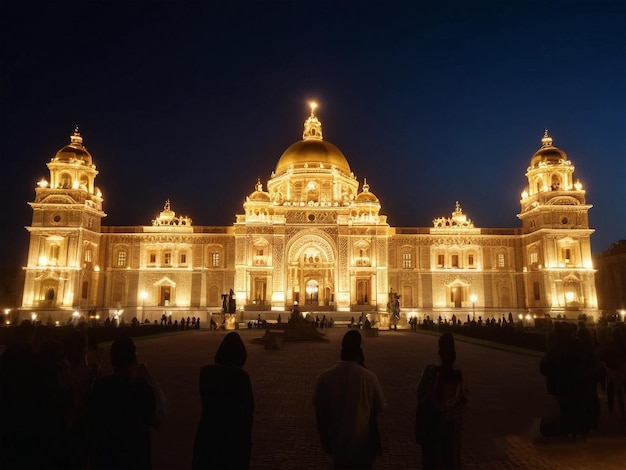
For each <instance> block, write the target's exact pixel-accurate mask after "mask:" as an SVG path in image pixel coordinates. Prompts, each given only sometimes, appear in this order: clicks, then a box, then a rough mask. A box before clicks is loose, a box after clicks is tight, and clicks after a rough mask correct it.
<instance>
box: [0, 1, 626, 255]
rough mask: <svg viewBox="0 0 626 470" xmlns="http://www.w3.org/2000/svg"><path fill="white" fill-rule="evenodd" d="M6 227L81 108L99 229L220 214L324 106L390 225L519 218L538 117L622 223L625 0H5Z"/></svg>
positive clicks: (12, 249) (13, 238) (16, 234)
mask: <svg viewBox="0 0 626 470" xmlns="http://www.w3.org/2000/svg"><path fill="white" fill-rule="evenodd" d="M1 8H2V11H0V17H1V19H0V22H1V23H0V26H1V28H0V31H1V32H0V34H1V37H0V40H1V41H0V42H1V45H0V47H1V48H2V56H1V58H2V76H1V80H2V82H1V85H2V88H1V103H0V104H1V108H0V111H1V123H0V156H1V161H2V184H1V185H0V191H1V192H0V197H1V201H2V211H0V214H1V215H0V217H1V219H0V230H1V233H0V236H1V239H0V242H2V246H3V248H4V252H5V254H4V255H3V258H2V263H5V264H6V265H12V264H13V265H24V264H25V262H26V250H27V243H28V233H27V231H26V230H25V229H24V227H25V226H27V225H29V224H30V221H31V216H32V212H31V209H30V207H29V206H28V204H27V202H28V201H32V200H33V198H34V188H35V183H36V182H37V181H38V180H39V179H40V178H42V177H48V175H49V173H48V170H47V168H46V162H48V161H49V159H50V158H51V157H52V156H53V155H54V154H55V153H56V151H57V150H58V149H60V148H61V147H63V146H64V145H66V144H67V143H69V136H70V134H71V133H72V131H73V129H74V126H75V125H77V124H78V126H79V127H80V132H81V134H82V136H83V138H84V143H85V146H86V147H87V149H88V150H89V151H90V153H91V154H92V156H93V158H94V163H95V165H96V166H97V169H98V170H99V172H100V174H99V175H98V177H97V179H96V184H97V186H99V187H100V188H101V189H102V192H103V194H104V210H105V212H106V213H107V214H108V216H107V217H106V218H105V220H104V224H105V225H150V221H151V220H152V219H153V218H154V217H155V215H157V213H158V212H159V211H160V210H162V208H163V204H164V202H165V200H166V199H168V198H169V199H170V200H171V203H172V209H173V210H175V211H176V212H177V213H178V214H179V215H188V216H190V217H192V219H193V223H194V225H231V224H232V223H233V222H234V220H235V214H240V213H242V212H243V208H242V204H243V202H244V200H245V197H246V195H248V194H250V193H251V192H252V191H253V190H254V185H255V183H256V181H257V178H260V179H261V182H262V183H263V184H264V186H265V185H266V182H267V180H268V179H269V177H270V174H271V172H272V170H273V169H274V168H275V165H276V163H277V161H278V159H279V157H280V156H281V154H282V152H283V151H284V150H285V149H286V148H287V147H288V146H289V145H290V144H292V143H293V142H295V141H297V140H300V139H301V136H302V126H303V121H304V120H305V119H306V117H307V116H308V113H309V109H308V105H307V103H308V102H309V101H310V100H316V101H318V103H319V108H318V111H317V115H318V116H319V118H320V120H321V122H322V125H323V130H324V138H325V139H326V140H328V141H330V142H332V143H334V144H335V145H337V146H338V147H339V148H340V149H341V150H342V151H343V152H344V154H345V155H346V157H347V159H348V162H349V163H350V165H351V168H352V170H353V171H354V173H355V175H356V176H357V178H358V179H359V181H360V182H361V183H362V182H363V178H364V177H365V178H367V182H368V183H369V185H370V190H371V191H372V192H373V193H375V194H376V195H377V196H378V198H379V199H380V201H381V204H382V211H381V212H382V213H383V214H386V215H387V216H388V222H389V223H390V224H391V225H392V226H420V227H429V226H432V219H433V218H435V217H440V216H449V215H450V213H451V212H452V210H453V209H454V204H455V201H457V200H458V201H459V202H460V203H461V206H462V207H463V209H464V212H465V213H466V214H467V215H468V216H469V217H470V218H471V219H472V220H473V221H474V223H475V225H476V226H477V227H520V226H521V223H520V221H519V220H518V219H517V217H516V215H517V213H518V212H519V210H520V205H519V199H520V193H521V192H522V190H523V189H524V188H525V186H526V184H527V180H526V177H525V172H526V168H527V167H528V164H529V162H530V158H531V156H532V155H533V153H534V152H535V151H536V150H537V149H538V148H539V147H540V144H541V142H540V139H541V137H542V135H543V131H544V128H546V127H547V128H548V129H549V132H550V134H551V135H552V137H553V138H554V144H555V145H556V146H558V147H560V148H561V149H563V150H564V151H566V152H567V154H568V156H569V158H570V159H571V161H572V162H573V164H574V165H575V167H576V172H575V177H578V178H580V180H581V182H582V183H583V186H584V188H585V189H586V190H587V201H588V202H589V203H590V204H593V206H594V207H593V208H592V209H591V211H590V225H591V226H592V227H593V228H595V229H596V233H595V234H594V235H593V236H592V249H593V252H594V253H597V252H600V251H603V250H606V249H608V248H609V246H610V245H611V243H614V242H616V241H617V240H619V239H623V238H626V209H625V204H624V201H626V185H625V184H624V182H625V181H626V164H625V159H626V143H625V138H624V136H625V134H626V132H625V131H626V117H625V116H626V27H625V26H624V25H625V24H626V2H623V1H617V0H616V1H612V2H600V1H593V2H592V1H589V2H580V1H563V2H527V1H524V2H502V1H500V2H483V1H476V0H472V1H467V0H464V1H452V2H445V1H432V2H417V1H415V2H357V1H350V2H340V1H332V2H330V1H329V2H316V1H282V2H267V1H254V2H245V3H243V2H234V1H223V2H222V1H214V0H212V1H206V2H205V1H198V2H188V1H184V0H182V1H171V2H133V1H128V2H111V1H106V2H105V1H102V2H48V3H47V4H43V5H42V4H41V3H40V2H38V3H31V2H28V1H23V0H22V1H21V2H17V1H16V2H12V1H5V2H2V7H1Z"/></svg>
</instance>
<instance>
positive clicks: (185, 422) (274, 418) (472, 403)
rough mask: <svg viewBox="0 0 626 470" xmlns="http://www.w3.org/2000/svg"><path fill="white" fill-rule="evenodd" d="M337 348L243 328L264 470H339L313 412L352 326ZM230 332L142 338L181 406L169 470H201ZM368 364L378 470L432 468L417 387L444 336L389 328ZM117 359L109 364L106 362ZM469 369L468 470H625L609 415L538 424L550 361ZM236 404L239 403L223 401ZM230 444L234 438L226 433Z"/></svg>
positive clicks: (333, 333) (512, 357)
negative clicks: (208, 390) (215, 382)
mask: <svg viewBox="0 0 626 470" xmlns="http://www.w3.org/2000/svg"><path fill="white" fill-rule="evenodd" d="M324 331H325V332H326V333H327V337H328V339H329V341H328V342H326V343H284V344H283V348H282V349H281V350H277V351H268V350H265V349H264V347H263V345H262V344H256V343H253V342H252V339H253V338H255V337H260V336H262V330H239V333H240V334H241V336H242V338H243V340H244V342H245V343H246V347H247V350H248V361H247V363H246V366H245V368H246V370H247V371H248V372H249V374H250V377H251V380H252V386H253V388H254V393H255V401H256V413H255V422H254V429H253V451H252V462H251V468H252V469H324V468H329V467H330V461H329V459H328V458H327V456H325V455H324V454H323V453H322V452H321V450H320V446H319V441H318V437H317V434H316V430H315V421H314V413H313V409H312V406H311V393H312V387H313V384H314V382H315V378H316V377H317V375H318V374H319V373H320V372H322V371H323V370H324V369H326V368H328V367H330V366H332V364H334V362H335V361H337V360H338V357H339V348H340V342H341V337H342V335H343V334H344V333H345V332H346V331H347V330H346V328H339V327H336V328H333V329H330V330H329V329H327V330H324ZM224 335H225V332H223V331H221V332H212V331H207V330H201V331H189V332H181V333H180V334H174V335H166V336H162V337H156V338H150V339H139V340H137V349H138V354H139V360H140V361H142V362H146V363H147V365H148V366H149V369H150V370H151V372H152V374H153V375H154V376H155V378H156V379H157V380H158V381H159V382H160V383H161V385H162V387H163V389H164V390H165V393H166V394H167V395H168V398H169V400H170V416H169V418H168V420H167V421H166V422H165V423H164V424H163V425H162V426H161V428H159V429H158V430H156V431H154V432H153V464H154V468H155V469H157V470H160V469H163V470H169V469H180V468H182V469H184V468H191V454H192V448H193V439H194V435H195V430H196V426H197V423H198V419H199V416H200V398H199V395H198V390H197V388H198V375H199V371H200V367H201V366H202V365H204V364H207V363H212V362H213V355H214V353H215V351H216V349H217V346H218V345H219V343H220V341H221V339H222V338H223V337H224ZM363 349H364V352H365V363H366V365H367V367H368V368H370V369H371V370H373V371H374V372H375V373H376V374H377V375H378V377H379V379H380V382H381V385H382V387H383V391H384V392H385V395H386V398H387V401H388V404H389V408H388V410H387V411H386V412H384V413H383V414H382V415H381V416H380V419H379V426H380V432H381V436H382V441H383V449H384V455H383V456H382V457H380V458H379V459H378V460H377V462H376V464H375V468H376V469H405V468H421V453H420V448H419V447H418V446H417V445H416V444H415V443H414V440H413V419H414V414H415V402H416V392H417V383H418V380H419V378H420V374H421V370H422V369H423V367H424V366H425V365H426V364H428V363H429V362H436V361H437V337H436V336H431V335H428V334H422V333H413V332H409V331H399V332H390V331H384V332H381V333H380V336H379V337H376V338H369V337H364V338H363ZM104 356H106V355H104ZM457 357H458V360H457V365H458V367H460V368H462V369H463V371H464V376H465V377H466V379H467V380H468V385H469V389H470V396H469V406H468V410H467V413H466V418H465V423H464V444H463V445H464V447H463V462H464V467H465V468H467V469H603V470H604V469H607V470H609V469H624V468H626V439H625V437H626V427H624V426H621V425H619V423H617V418H616V416H615V415H610V414H609V413H608V411H607V409H606V397H604V396H601V400H602V406H603V410H602V412H603V414H602V419H601V425H600V429H599V430H598V431H595V432H594V433H592V434H590V435H589V436H588V437H587V438H586V439H583V438H580V439H572V438H569V439H565V438H563V439H560V438H559V439H551V440H548V439H542V438H540V437H539V435H538V432H537V429H538V421H539V418H540V417H541V416H545V415H547V414H550V413H554V411H555V407H554V403H553V402H552V401H551V399H550V397H548V396H547V395H546V393H545V381H544V378H543V377H542V376H541V375H540V374H539V358H538V357H533V356H526V355H520V354H513V353H508V352H503V351H499V350H495V349H489V348H485V347H481V346H477V345H473V344H470V343H464V342H461V341H457ZM215 406H216V407H222V406H229V402H228V397H224V400H223V401H221V402H219V403H215ZM215 438H216V439H228V436H215Z"/></svg>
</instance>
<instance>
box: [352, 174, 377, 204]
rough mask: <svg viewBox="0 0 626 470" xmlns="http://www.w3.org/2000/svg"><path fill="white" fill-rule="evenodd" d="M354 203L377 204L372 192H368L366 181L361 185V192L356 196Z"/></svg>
mask: <svg viewBox="0 0 626 470" xmlns="http://www.w3.org/2000/svg"><path fill="white" fill-rule="evenodd" d="M354 202H356V203H358V204H378V202H379V201H378V198H377V197H376V195H375V194H374V193H372V192H370V185H369V184H367V180H365V182H364V183H363V191H362V192H360V193H359V194H357V195H356V197H355V198H354Z"/></svg>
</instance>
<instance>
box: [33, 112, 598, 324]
mask: <svg viewBox="0 0 626 470" xmlns="http://www.w3.org/2000/svg"><path fill="white" fill-rule="evenodd" d="M314 110H315V108H314V107H312V110H311V115H310V116H309V117H308V119H307V120H306V121H305V123H304V132H303V136H302V140H300V141H298V142H296V143H294V144H293V145H291V146H290V147H288V148H287V150H286V151H285V152H284V153H283V154H282V156H280V158H279V159H278V162H277V164H276V167H275V169H274V171H273V172H272V173H271V177H270V179H269V180H268V181H267V184H266V188H267V189H264V186H263V184H262V183H261V181H258V182H257V183H256V186H255V190H254V191H253V192H252V193H251V194H250V195H249V196H248V197H247V198H246V201H245V203H244V205H243V213H242V214H240V215H237V216H236V220H235V222H234V224H233V225H232V226H226V227H212V226H196V225H193V223H192V219H191V218H189V217H186V216H179V215H177V214H176V213H175V212H174V211H173V210H172V207H171V205H170V202H169V201H168V202H166V204H165V207H164V208H163V211H161V212H160V213H159V214H158V215H157V216H156V217H155V219H154V220H152V222H151V224H149V225H137V226H133V227H110V226H105V225H102V221H103V218H104V217H105V215H106V214H105V213H104V212H103V202H104V197H103V195H102V194H101V192H100V190H99V189H98V188H97V187H96V186H95V179H96V176H97V175H98V171H97V170H96V166H95V164H94V163H93V159H92V157H91V155H90V154H89V152H88V151H87V150H86V148H85V147H84V146H83V140H82V137H81V135H80V133H79V132H78V129H76V131H75V132H74V135H72V136H71V137H70V143H69V145H67V146H65V147H63V148H62V149H61V150H59V151H58V152H57V153H56V155H55V156H54V157H53V158H52V159H51V160H50V161H49V162H48V164H47V165H48V169H49V171H50V177H49V180H42V181H40V182H39V183H38V187H37V188H36V189H35V200H34V202H31V203H30V205H31V206H32V209H33V221H32V224H31V226H30V227H28V231H29V233H30V245H29V253H28V262H27V266H26V267H25V268H24V269H25V285H24V295H23V302H22V310H24V311H28V312H34V313H35V314H36V315H41V316H42V317H41V318H42V319H43V317H46V318H53V319H59V320H61V321H62V320H64V319H66V318H67V317H68V315H71V314H72V313H73V312H75V311H78V312H87V311H91V312H98V313H99V314H100V315H104V316H106V315H111V314H113V313H114V314H123V315H124V317H126V318H127V319H130V318H131V317H133V316H136V317H137V318H138V319H139V320H140V321H142V320H145V319H149V320H154V319H158V318H160V317H161V315H162V314H163V313H166V314H171V315H173V316H174V317H180V316H181V315H184V316H187V315H194V316H196V317H199V318H202V319H206V316H207V314H208V313H209V312H216V311H220V310H221V307H222V302H223V297H222V296H223V295H224V294H227V293H229V291H230V290H231V289H232V291H233V292H234V294H235V296H236V305H237V309H238V311H239V312H241V315H242V317H244V318H246V319H247V318H249V317H254V318H256V315H257V314H258V312H262V311H276V312H278V311H285V310H290V309H291V308H292V306H293V305H294V304H295V303H296V302H298V303H299V305H300V308H301V310H303V311H307V310H309V311H320V312H332V313H331V315H333V316H334V317H335V319H338V318H341V317H342V315H345V316H346V317H349V316H352V315H353V313H351V312H355V311H356V312H364V311H367V312H372V314H375V312H384V311H387V309H388V306H389V303H390V299H394V298H396V296H399V300H400V307H401V312H402V317H403V318H406V317H407V316H412V315H417V316H420V317H422V316H425V315H431V317H434V318H436V317H438V316H439V315H441V316H444V317H448V318H450V317H451V316H452V314H456V316H457V318H464V317H465V316H467V315H470V314H472V315H474V314H475V315H476V317H478V316H483V317H492V316H495V317H496V318H500V317H501V316H502V314H503V313H507V314H508V312H510V311H512V312H514V314H515V315H520V314H522V315H524V316H525V315H528V314H531V315H534V314H543V313H550V314H553V315H556V314H557V313H559V314H565V315H567V316H568V317H572V316H577V315H578V314H580V313H587V314H595V312H596V309H597V299H596V290H595V285H594V270H593V267H592V259H591V246H590V235H591V234H592V233H593V229H590V228H589V224H588V211H589V209H590V208H591V205H589V204H587V202H586V198H585V191H584V190H583V188H582V184H581V183H580V182H579V181H578V180H576V181H575V180H574V166H573V164H572V162H570V161H569V160H568V158H567V155H566V154H565V152H563V151H562V150H560V149H558V148H557V147H555V146H554V145H553V142H552V139H551V138H550V137H549V135H548V133H547V131H546V133H545V135H544V137H543V139H542V144H541V148H540V149H539V150H538V151H537V152H536V153H535V154H534V155H533V156H532V157H531V159H530V166H529V167H528V169H527V172H526V177H527V178H528V187H527V188H526V189H525V190H524V192H523V193H522V197H521V201H520V204H521V210H520V213H519V215H518V217H519V219H520V220H521V227H515V228H480V227H476V226H475V225H474V223H473V222H472V221H471V219H469V218H468V216H467V215H466V214H465V213H464V212H463V209H462V208H461V206H460V204H459V203H458V202H457V203H456V206H455V207H454V210H453V211H452V213H451V214H450V216H442V217H438V218H435V219H434V220H433V225H432V226H431V227H391V226H390V225H389V224H388V222H387V217H386V216H385V215H382V214H381V208H382V206H381V202H380V201H379V200H378V198H377V197H376V196H375V194H374V193H373V192H372V191H371V190H370V186H369V185H368V184H367V181H366V180H364V181H363V183H362V184H361V183H360V182H359V181H357V179H356V178H355V176H354V174H353V172H352V171H351V169H350V165H349V163H348V161H347V159H346V158H345V156H344V155H343V153H342V152H341V151H340V150H339V149H338V148H337V147H336V146H334V145H333V144H331V143H329V142H328V141H325V140H324V139H323V134H322V124H321V122H320V121H319V119H318V118H317V116H316V115H315V113H314ZM113 210H115V208H113ZM122 312H123V313H122Z"/></svg>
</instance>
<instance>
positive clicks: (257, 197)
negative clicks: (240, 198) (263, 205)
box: [248, 179, 270, 202]
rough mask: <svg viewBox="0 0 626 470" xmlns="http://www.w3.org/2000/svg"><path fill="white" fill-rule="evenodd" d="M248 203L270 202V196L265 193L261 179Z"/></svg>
mask: <svg viewBox="0 0 626 470" xmlns="http://www.w3.org/2000/svg"><path fill="white" fill-rule="evenodd" d="M248 201H251V202H270V195H269V193H267V192H266V191H263V185H262V184H261V180H260V179H259V180H258V181H257V183H256V186H255V191H254V192H253V193H252V194H250V196H248Z"/></svg>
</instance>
